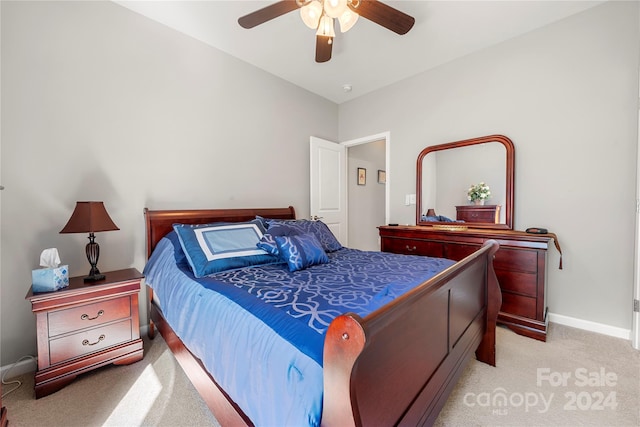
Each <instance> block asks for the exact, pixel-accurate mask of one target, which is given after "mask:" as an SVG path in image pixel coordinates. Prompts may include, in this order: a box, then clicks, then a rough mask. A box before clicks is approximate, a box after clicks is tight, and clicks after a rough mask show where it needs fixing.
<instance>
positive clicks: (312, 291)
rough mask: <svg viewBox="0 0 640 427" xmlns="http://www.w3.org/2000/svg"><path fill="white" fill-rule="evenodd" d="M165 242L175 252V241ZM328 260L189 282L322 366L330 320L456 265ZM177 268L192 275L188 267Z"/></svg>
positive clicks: (387, 256)
mask: <svg viewBox="0 0 640 427" xmlns="http://www.w3.org/2000/svg"><path fill="white" fill-rule="evenodd" d="M170 239H171V240H172V243H173V245H174V248H175V249H176V250H180V246H179V242H178V240H177V238H173V236H170ZM327 255H328V256H329V261H330V262H329V263H328V264H321V265H316V266H313V267H310V268H307V269H304V270H301V271H295V272H290V271H289V270H288V268H287V266H286V264H269V265H260V266H254V267H250V268H241V269H236V270H230V271H225V272H221V273H216V274H213V275H210V276H207V277H203V278H200V279H195V278H194V280H195V281H197V282H199V283H200V284H202V285H203V286H204V287H206V288H208V289H211V290H214V291H216V292H219V293H220V294H222V295H225V296H227V297H228V298H230V299H232V300H233V301H235V302H236V303H238V304H239V305H241V306H242V307H244V308H245V309H246V310H248V311H250V312H251V313H253V314H254V315H255V316H257V317H259V318H260V319H261V320H262V321H263V322H265V323H266V324H267V325H269V326H271V327H272V328H273V329H274V330H275V331H276V332H278V333H279V334H280V335H282V336H283V337H284V338H285V339H286V340H288V341H289V342H291V343H292V344H293V345H294V346H295V347H298V348H299V349H301V350H302V351H303V352H304V353H306V354H307V355H308V356H310V357H312V358H313V359H314V360H315V361H316V362H318V363H319V364H320V365H322V348H323V341H324V333H325V332H326V330H327V328H328V326H329V324H330V323H331V321H332V320H333V319H334V318H336V317H337V316H339V315H341V314H344V313H347V312H353V313H356V314H358V315H360V316H362V317H365V316H366V315H368V314H369V313H372V312H373V311H375V310H376V309H378V308H380V307H382V306H383V305H385V304H386V303H388V302H390V301H392V300H393V299H394V298H396V297H398V296H400V295H402V294H404V293H405V292H407V291H408V290H410V289H412V288H414V287H415V286H417V285H418V284H420V283H422V282H424V281H425V280H427V279H429V278H431V277H433V276H434V275H435V274H437V273H439V272H440V271H442V270H444V269H446V268H447V267H449V266H451V265H453V264H454V263H455V262H454V261H451V260H448V259H443V258H429V257H422V256H409V255H398V254H391V253H386V252H368V251H360V250H357V249H348V248H343V249H340V250H338V251H336V252H331V253H329V254H327ZM180 267H181V270H183V271H184V272H185V274H187V275H191V270H190V269H189V266H188V264H181V265H180ZM309 330H312V331H315V332H316V333H315V334H309Z"/></svg>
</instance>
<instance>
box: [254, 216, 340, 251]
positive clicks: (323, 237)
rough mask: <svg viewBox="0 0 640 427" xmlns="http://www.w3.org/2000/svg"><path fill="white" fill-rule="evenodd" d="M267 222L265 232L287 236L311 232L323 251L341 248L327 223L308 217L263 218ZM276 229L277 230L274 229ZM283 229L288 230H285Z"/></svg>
mask: <svg viewBox="0 0 640 427" xmlns="http://www.w3.org/2000/svg"><path fill="white" fill-rule="evenodd" d="M263 221H265V222H266V223H267V232H268V233H269V234H275V235H281V236H282V235H285V236H289V235H292V234H313V235H314V236H316V238H317V239H318V241H319V242H320V244H321V245H322V249H324V250H325V252H334V251H337V250H338V249H342V245H341V244H340V242H339V241H338V239H336V236H334V235H333V233H332V232H331V230H329V227H327V224H325V223H324V222H322V221H310V220H308V219H293V220H282V219H263ZM276 230H277V231H276ZM284 230H288V232H285V231H284Z"/></svg>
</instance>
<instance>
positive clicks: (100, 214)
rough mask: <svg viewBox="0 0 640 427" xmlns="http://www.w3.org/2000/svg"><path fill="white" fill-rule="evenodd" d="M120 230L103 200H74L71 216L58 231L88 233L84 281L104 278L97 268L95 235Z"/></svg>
mask: <svg viewBox="0 0 640 427" xmlns="http://www.w3.org/2000/svg"><path fill="white" fill-rule="evenodd" d="M112 230H120V229H119V228H118V227H117V226H116V225H115V224H114V223H113V221H112V220H111V218H110V217H109V214H108V213H107V210H106V209H105V207H104V203H103V202H76V208H75V209H74V210H73V213H72V214H71V218H69V221H68V222H67V225H65V226H64V228H63V229H62V230H60V233H89V243H87V246H86V248H85V250H86V253H87V259H88V260H89V264H91V270H90V271H89V275H88V276H87V277H85V278H84V281H85V282H95V281H98V280H102V279H104V274H100V270H98V258H99V257H100V246H99V245H98V243H97V242H96V241H95V238H96V237H95V235H94V234H93V233H97V232H99V231H112Z"/></svg>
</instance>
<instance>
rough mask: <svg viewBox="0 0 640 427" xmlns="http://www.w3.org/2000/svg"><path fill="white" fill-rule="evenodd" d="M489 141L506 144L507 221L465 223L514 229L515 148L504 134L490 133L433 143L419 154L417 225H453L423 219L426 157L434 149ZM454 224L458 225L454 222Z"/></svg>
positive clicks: (491, 227) (471, 226)
mask: <svg viewBox="0 0 640 427" xmlns="http://www.w3.org/2000/svg"><path fill="white" fill-rule="evenodd" d="M488 142H499V143H501V144H502V145H504V148H505V149H506V156H505V157H506V180H505V183H506V187H507V188H506V189H505V199H506V200H505V206H503V207H502V208H503V209H504V214H505V222H504V224H502V223H500V224H488V223H479V222H467V223H464V225H466V226H467V227H469V228H488V229H499V230H504V229H507V230H513V185H514V176H515V172H514V165H515V149H514V146H513V142H512V141H511V140H510V139H509V138H507V137H506V136H504V135H488V136H482V137H479V138H472V139H465V140H462V141H456V142H449V143H446V144H440V145H432V146H430V147H427V148H425V149H424V150H422V151H421V152H420V155H418V161H417V164H416V224H417V225H425V226H430V225H452V223H450V222H431V221H421V218H422V215H421V212H422V211H423V207H422V163H423V162H422V161H423V159H424V157H425V156H426V155H427V154H429V153H432V152H434V151H441V150H449V149H451V148H460V147H466V146H469V145H477V144H485V143H488ZM453 225H457V224H456V223H453Z"/></svg>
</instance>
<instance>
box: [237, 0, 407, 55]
mask: <svg viewBox="0 0 640 427" xmlns="http://www.w3.org/2000/svg"><path fill="white" fill-rule="evenodd" d="M296 9H300V16H301V17H302V21H303V22H304V23H305V24H306V25H307V26H308V27H309V28H312V29H314V30H316V62H327V61H328V60H330V59H331V47H332V45H333V38H334V37H335V31H334V19H337V20H338V22H339V23H340V30H341V32H343V33H345V32H347V31H348V30H349V29H350V28H351V27H353V25H354V24H355V23H356V21H357V20H358V17H359V16H362V17H363V18H366V19H368V20H370V21H372V22H375V23H376V24H378V25H381V26H383V27H385V28H387V29H389V30H391V31H393V32H394V33H397V34H400V35H402V34H406V33H407V32H408V31H409V30H410V29H411V27H413V24H414V23H415V19H414V18H413V17H412V16H409V15H407V14H406V13H403V12H401V11H399V10H397V9H394V8H393V7H391V6H388V5H386V4H384V3H381V2H379V1H378V0H280V1H279V2H277V3H273V4H271V5H269V6H266V7H264V8H262V9H258V10H256V11H255V12H252V13H250V14H248V15H245V16H242V17H240V18H239V19H238V23H239V24H240V26H241V27H243V28H253V27H255V26H257V25H260V24H264V23H265V22H267V21H270V20H272V19H274V18H277V17H279V16H281V15H284V14H286V13H289V12H292V11H294V10H296Z"/></svg>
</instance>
